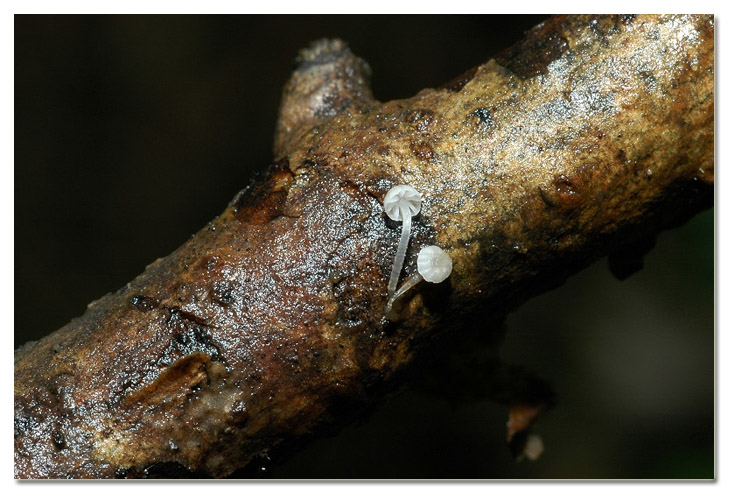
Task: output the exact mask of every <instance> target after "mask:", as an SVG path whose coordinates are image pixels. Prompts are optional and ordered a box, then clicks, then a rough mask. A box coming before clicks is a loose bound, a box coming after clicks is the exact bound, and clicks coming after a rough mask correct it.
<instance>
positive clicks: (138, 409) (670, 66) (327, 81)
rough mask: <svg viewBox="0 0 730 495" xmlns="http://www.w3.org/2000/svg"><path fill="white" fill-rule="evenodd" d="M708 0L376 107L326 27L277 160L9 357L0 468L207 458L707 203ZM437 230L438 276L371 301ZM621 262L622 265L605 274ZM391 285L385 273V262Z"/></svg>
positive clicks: (223, 465) (637, 249)
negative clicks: (388, 211) (409, 232)
mask: <svg viewBox="0 0 730 495" xmlns="http://www.w3.org/2000/svg"><path fill="white" fill-rule="evenodd" d="M713 38H714V26H713V18H712V17H711V16H597V17H596V16H561V17H555V18H552V19H550V20H549V21H547V22H545V23H543V24H540V25H538V26H536V27H535V28H534V29H533V30H531V31H530V32H529V33H528V34H527V35H526V38H525V39H524V40H523V41H522V42H521V43H519V44H518V45H516V46H515V47H513V48H511V49H509V50H507V51H506V52H504V53H502V54H500V55H499V56H498V57H496V58H495V59H493V60H490V61H489V62H487V63H485V64H484V65H482V66H480V67H477V68H475V69H473V70H470V71H468V72H466V73H465V74H463V75H462V76H460V77H458V78H456V79H454V80H453V81H451V82H450V83H448V84H446V85H444V86H443V87H441V88H437V89H425V90H423V91H421V92H420V93H419V94H417V95H416V96H414V97H413V98H410V99H406V100H397V101H391V102H388V103H379V102H377V101H375V100H374V99H373V98H372V95H371V93H370V90H369V89H368V86H367V78H368V73H369V69H368V68H367V65H366V64H365V63H364V62H363V61H361V60H359V59H358V58H356V57H355V56H354V55H353V54H352V53H351V52H350V51H349V50H348V49H347V47H346V46H345V45H344V44H343V43H342V42H340V41H322V42H318V43H316V44H314V45H313V46H312V47H311V48H309V49H307V50H303V51H302V54H301V57H300V64H299V67H298V69H297V70H296V72H295V73H294V74H293V76H292V78H291V81H290V82H289V83H288V85H287V88H286V91H285V94H284V97H283V103H282V108H281V115H280V119H279V124H278V128H277V135H276V137H275V139H274V143H275V145H274V150H275V157H276V161H275V163H274V164H272V165H271V166H270V167H269V168H268V171H267V172H266V173H265V174H264V175H263V176H262V177H261V178H260V180H258V181H257V182H256V183H255V184H253V185H252V186H250V187H248V188H246V189H244V190H243V191H242V192H241V193H239V195H238V196H237V197H236V198H234V200H233V201H232V202H231V204H230V205H229V207H228V208H227V209H226V210H225V211H224V212H223V213H222V214H221V215H220V216H219V217H217V218H216V219H214V220H213V221H211V222H210V223H209V225H208V226H207V227H205V228H204V229H203V230H201V231H200V232H198V233H197V234H196V235H195V236H193V237H192V238H191V239H190V240H189V241H188V242H187V243H186V244H184V245H183V246H182V247H180V248H179V249H178V250H177V251H175V252H173V253H172V254H171V255H169V256H168V257H166V258H164V259H159V260H157V261H155V262H154V263H152V264H151V265H150V266H149V267H148V268H147V269H146V270H145V272H144V273H143V274H142V275H140V276H139V277H137V278H136V279H135V280H133V281H132V282H130V283H129V284H127V285H126V286H125V287H123V288H122V289H120V290H118V291H117V292H115V293H113V294H109V295H107V296H105V297H103V298H102V299H100V300H98V301H95V302H93V303H91V304H90V305H89V308H88V311H87V312H86V313H85V314H84V315H83V316H82V317H80V318H78V319H75V320H73V321H72V322H70V323H69V324H68V325H66V326H64V327H63V328H61V329H60V330H58V331H56V332H55V333H53V334H51V335H50V336H48V337H46V338H44V339H42V340H40V341H38V342H34V343H29V344H27V345H25V346H23V347H22V348H21V349H19V350H18V351H16V354H15V476H16V477H19V478H44V477H54V478H55V477H78V478H97V477H98V478H104V477H144V476H153V475H155V474H156V473H159V472H162V473H164V474H166V475H167V476H175V475H180V476H183V475H191V474H192V475H197V476H211V477H223V476H228V475H230V474H231V473H233V472H234V471H236V470H237V469H240V468H244V467H245V466H247V465H251V464H252V463H254V462H255V461H256V460H257V459H259V458H262V457H266V456H267V455H268V454H270V453H271V452H272V451H276V449H283V448H286V446H291V445H296V444H298V443H299V442H300V441H301V440H302V439H306V438H308V437H309V436H311V435H312V434H313V433H316V432H318V431H321V429H322V428H325V427H327V425H336V424H338V423H339V422H341V421H343V420H344V419H346V418H349V417H351V416H352V413H353V411H357V410H358V409H359V408H361V407H362V406H365V405H370V404H373V403H376V402H377V401H378V399H379V398H380V397H382V395H383V394H384V393H386V392H387V391H388V390H390V389H392V387H394V386H396V384H398V383H399V382H400V381H401V379H402V377H403V376H404V373H405V372H406V371H408V370H411V369H413V363H414V362H415V361H417V358H418V357H420V356H422V355H426V354H427V353H428V350H429V349H432V348H433V347H434V346H435V345H440V343H442V342H444V341H445V340H459V339H464V338H467V336H468V335H469V334H467V333H463V332H461V331H460V330H459V329H461V328H464V327H466V326H469V324H470V322H471V327H472V328H474V322H477V321H478V322H479V327H478V330H479V332H481V333H482V334H483V335H485V334H486V335H489V334H490V333H491V332H494V331H495V326H494V324H495V323H497V322H499V321H500V320H501V318H503V317H504V315H505V314H506V312H508V311H510V310H511V309H513V308H515V307H516V306H517V305H519V304H520V303H521V302H523V301H524V300H526V299H527V298H529V297H531V296H532V295H535V294H537V293H539V292H542V291H544V290H547V289H549V288H551V287H555V286H557V285H559V284H561V283H562V282H563V281H564V279H565V277H567V276H568V275H570V274H571V273H574V272H576V271H577V270H579V269H581V268H583V267H585V266H586V265H587V264H588V263H590V262H591V261H594V260H596V259H597V258H599V257H601V256H604V255H607V254H609V255H610V254H611V253H613V258H612V260H613V261H612V266H613V267H614V268H615V269H616V272H617V273H619V274H622V273H624V272H626V273H628V272H627V271H626V270H623V272H622V267H626V266H628V267H629V269H630V268H631V266H633V265H635V263H633V258H631V257H630V256H629V255H631V254H632V253H633V254H635V255H637V256H640V255H641V254H642V249H645V247H646V246H647V245H648V244H650V242H649V241H651V239H652V238H653V236H655V235H656V233H657V232H658V231H659V230H661V229H663V228H666V227H668V226H671V225H674V224H676V223H678V222H681V221H683V220H685V219H686V218H688V217H689V216H691V215H693V214H694V213H696V212H698V211H700V210H701V209H703V208H706V207H708V206H711V205H712V202H713V178H714V177H713V172H714V161H713V140H714V128H713V119H714V74H713V72H714V53H713V50H714V42H713ZM395 184H410V185H412V186H413V187H415V188H416V189H417V190H418V191H420V192H421V193H422V195H423V206H422V210H421V213H420V214H419V215H418V216H417V217H416V218H415V219H414V225H413V236H412V241H411V245H410V249H409V252H408V255H407V258H406V266H405V269H404V275H403V277H405V276H407V274H410V273H412V272H413V271H414V269H415V266H414V265H415V253H417V252H418V250H419V249H420V248H421V247H422V246H423V245H426V244H437V245H439V246H441V247H442V248H444V249H445V250H446V251H447V252H449V253H450V255H451V257H452V260H453V266H454V271H453V273H452V275H451V277H450V278H449V279H448V280H447V281H446V282H445V283H443V284H439V285H431V284H421V285H419V286H418V287H417V289H415V290H413V291H412V292H411V294H410V295H409V296H408V297H407V298H406V300H405V301H404V302H403V304H401V306H400V307H399V310H400V312H401V319H400V320H399V321H397V322H391V321H388V320H387V319H385V318H384V315H383V312H384V308H385V304H386V297H387V295H386V284H387V280H388V276H389V271H390V268H391V264H392V261H393V257H394V255H395V250H396V245H397V240H398V235H399V225H398V224H395V223H393V222H391V221H390V220H389V219H387V217H386V216H385V215H384V212H383V207H382V200H383V197H384V196H385V194H386V192H387V191H388V190H389V189H390V188H391V187H392V186H393V185H395ZM624 274H625V273H624ZM401 280H403V278H402V279H401Z"/></svg>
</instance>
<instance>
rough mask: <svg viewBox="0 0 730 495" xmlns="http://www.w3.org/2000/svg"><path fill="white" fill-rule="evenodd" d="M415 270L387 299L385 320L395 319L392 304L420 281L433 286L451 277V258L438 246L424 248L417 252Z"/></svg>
mask: <svg viewBox="0 0 730 495" xmlns="http://www.w3.org/2000/svg"><path fill="white" fill-rule="evenodd" d="M416 268H417V269H418V271H417V272H416V273H414V274H413V275H411V276H410V277H408V279H407V280H406V281H405V282H403V285H401V287H400V289H398V290H397V291H396V292H395V293H394V294H393V295H392V296H390V298H389V299H388V304H387V306H386V307H385V316H386V318H388V319H391V320H393V319H395V318H396V317H397V314H396V313H395V312H394V311H393V304H394V303H395V302H396V301H397V300H398V299H399V298H400V297H402V296H403V294H405V293H406V292H408V291H409V290H410V289H411V288H412V287H413V286H414V285H416V284H417V283H419V282H420V281H421V280H425V281H426V282H431V283H433V284H439V283H441V282H443V281H444V280H446V279H447V278H448V277H449V275H451V269H452V263H451V256H449V254H448V253H447V252H446V251H444V250H443V249H441V248H440V247H438V246H426V247H424V248H422V249H421V250H420V251H419V252H418V258H417V259H416Z"/></svg>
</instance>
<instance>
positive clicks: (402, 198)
mask: <svg viewBox="0 0 730 495" xmlns="http://www.w3.org/2000/svg"><path fill="white" fill-rule="evenodd" d="M383 208H385V213H386V214H387V215H388V217H390V219H391V220H395V221H396V222H401V221H403V218H405V217H406V216H411V217H412V216H415V215H418V212H419V211H421V193H419V192H418V191H416V190H415V189H413V188H412V187H411V186H404V185H398V186H393V188H392V189H391V190H390V191H388V194H386V195H385V200H383Z"/></svg>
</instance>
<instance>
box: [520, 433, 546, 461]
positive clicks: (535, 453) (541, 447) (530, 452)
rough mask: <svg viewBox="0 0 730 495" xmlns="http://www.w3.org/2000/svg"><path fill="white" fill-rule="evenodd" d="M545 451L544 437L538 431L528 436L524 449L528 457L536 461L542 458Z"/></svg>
mask: <svg viewBox="0 0 730 495" xmlns="http://www.w3.org/2000/svg"><path fill="white" fill-rule="evenodd" d="M544 451H545V444H544V443H542V437H540V435H538V434H537V433H532V434H530V436H529V437H527V442H526V443H525V450H523V451H522V453H523V455H524V456H525V457H526V458H527V459H529V460H531V461H536V460H538V459H539V458H540V456H541V455H542V453H543V452H544Z"/></svg>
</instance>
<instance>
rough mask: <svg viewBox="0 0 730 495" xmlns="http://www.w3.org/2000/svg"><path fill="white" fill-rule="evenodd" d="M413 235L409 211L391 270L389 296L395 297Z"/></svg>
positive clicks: (404, 218) (404, 216) (405, 217)
mask: <svg viewBox="0 0 730 495" xmlns="http://www.w3.org/2000/svg"><path fill="white" fill-rule="evenodd" d="M410 237H411V215H409V214H408V213H406V214H404V215H403V229H402V230H401V234H400V241H399V242H398V251H397V252H396V253H395V261H394V262H393V270H392V271H391V272H390V281H389V282H388V297H389V298H390V297H393V294H394V293H395V289H396V287H397V286H398V279H399V278H400V272H401V270H403V261H404V260H405V258H406V251H407V250H408V241H409V239H410Z"/></svg>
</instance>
